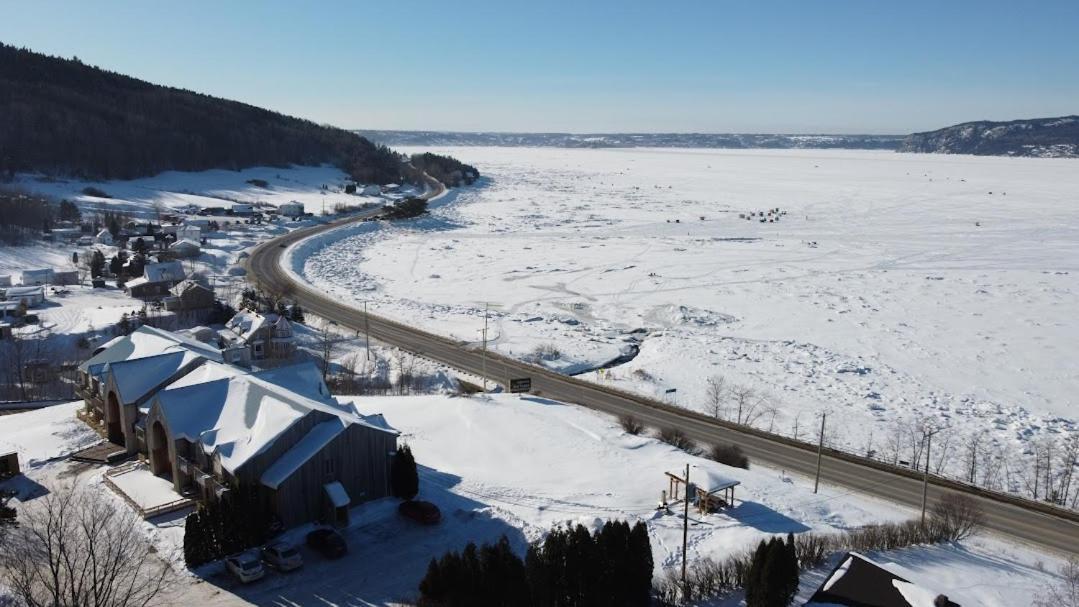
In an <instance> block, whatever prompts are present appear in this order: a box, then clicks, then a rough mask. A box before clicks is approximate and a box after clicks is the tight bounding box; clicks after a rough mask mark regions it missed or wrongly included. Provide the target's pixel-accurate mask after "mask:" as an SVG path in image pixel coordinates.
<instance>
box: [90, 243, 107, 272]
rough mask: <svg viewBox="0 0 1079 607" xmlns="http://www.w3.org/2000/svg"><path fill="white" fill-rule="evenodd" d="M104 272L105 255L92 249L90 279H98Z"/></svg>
mask: <svg viewBox="0 0 1079 607" xmlns="http://www.w3.org/2000/svg"><path fill="white" fill-rule="evenodd" d="M104 271H105V255H104V254H103V253H102V252H101V251H99V250H97V249H94V252H93V254H91V255H90V278H99V277H100V276H101V275H102V274H103V273H104Z"/></svg>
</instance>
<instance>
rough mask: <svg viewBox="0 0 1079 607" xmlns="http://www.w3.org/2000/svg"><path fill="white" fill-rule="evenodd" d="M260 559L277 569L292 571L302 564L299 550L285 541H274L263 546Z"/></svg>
mask: <svg viewBox="0 0 1079 607" xmlns="http://www.w3.org/2000/svg"><path fill="white" fill-rule="evenodd" d="M262 560H263V561H265V562H266V563H267V564H268V565H270V566H271V567H273V568H274V569H276V570H278V571H292V570H293V569H299V568H300V567H302V566H303V557H302V556H300V551H299V550H296V549H295V548H294V547H292V545H291V544H288V543H285V542H274V543H273V544H270V545H269V546H266V547H265V548H263V549H262Z"/></svg>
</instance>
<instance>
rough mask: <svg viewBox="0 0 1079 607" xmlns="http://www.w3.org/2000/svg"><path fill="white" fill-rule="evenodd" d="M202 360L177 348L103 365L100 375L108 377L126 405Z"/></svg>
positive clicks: (194, 354) (192, 353)
mask: <svg viewBox="0 0 1079 607" xmlns="http://www.w3.org/2000/svg"><path fill="white" fill-rule="evenodd" d="M206 360H207V359H206V358H205V357H203V356H201V355H199V354H196V353H195V352H192V351H191V350H188V349H180V350H173V351H171V352H165V353H164V354H158V355H156V356H147V357H144V358H133V359H130V360H121V361H117V362H113V363H106V365H105V368H104V369H103V372H104V373H111V374H112V377H113V380H114V381H115V382H116V389H117V392H119V400H120V402H121V403H124V404H126V403H134V402H138V401H139V400H141V399H143V398H144V397H146V396H148V395H149V394H150V391H151V390H153V389H154V388H156V387H158V386H160V385H162V384H163V383H164V382H165V381H167V380H168V379H169V378H170V377H173V376H174V375H176V374H177V373H179V372H180V371H181V370H183V369H189V368H191V367H192V366H193V365H198V364H201V363H202V362H204V361H206Z"/></svg>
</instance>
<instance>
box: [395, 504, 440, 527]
mask: <svg viewBox="0 0 1079 607" xmlns="http://www.w3.org/2000/svg"><path fill="white" fill-rule="evenodd" d="M397 512H398V513H399V514H400V515H401V516H404V517H406V518H410V519H412V520H414V521H416V522H417V523H423V524H424V525H437V524H438V522H439V521H441V520H442V512H441V511H440V510H439V509H438V506H436V505H434V504H432V503H431V502H425V501H423V500H408V501H407V502H401V505H400V506H398V507H397Z"/></svg>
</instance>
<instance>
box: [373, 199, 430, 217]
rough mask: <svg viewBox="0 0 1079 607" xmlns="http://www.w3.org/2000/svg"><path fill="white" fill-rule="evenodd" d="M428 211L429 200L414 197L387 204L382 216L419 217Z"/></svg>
mask: <svg viewBox="0 0 1079 607" xmlns="http://www.w3.org/2000/svg"><path fill="white" fill-rule="evenodd" d="M426 212H427V201H426V200H424V199H423V198H415V197H412V198H406V199H404V200H401V201H399V202H397V203H396V204H393V205H389V206H387V207H386V208H385V210H383V211H382V216H383V217H385V218H386V219H410V218H412V217H419V216H420V215H423V214H424V213H426Z"/></svg>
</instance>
